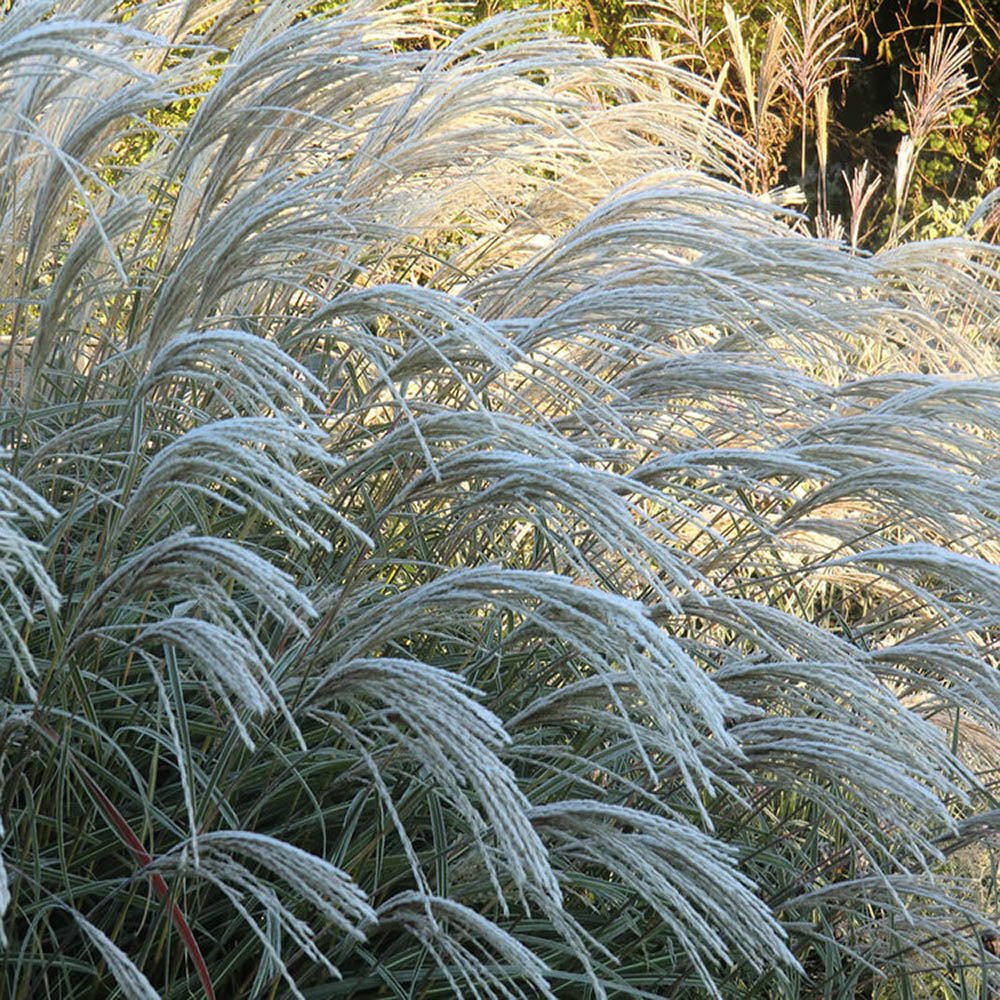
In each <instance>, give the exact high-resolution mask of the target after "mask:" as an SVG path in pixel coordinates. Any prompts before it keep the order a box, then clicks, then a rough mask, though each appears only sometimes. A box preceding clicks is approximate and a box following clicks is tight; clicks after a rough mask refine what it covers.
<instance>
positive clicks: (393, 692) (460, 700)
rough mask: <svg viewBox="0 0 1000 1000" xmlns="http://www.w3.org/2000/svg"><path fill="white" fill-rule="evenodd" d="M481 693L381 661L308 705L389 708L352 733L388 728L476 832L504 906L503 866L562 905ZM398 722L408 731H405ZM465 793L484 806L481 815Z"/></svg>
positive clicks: (339, 679)
mask: <svg viewBox="0 0 1000 1000" xmlns="http://www.w3.org/2000/svg"><path fill="white" fill-rule="evenodd" d="M478 694H479V692H477V691H476V690H475V689H474V688H471V687H469V686H468V685H464V684H462V683H461V681H460V679H459V678H457V677H455V676H454V675H453V674H451V673H449V672H447V671H443V670H439V669H436V668H434V667H432V666H430V665H428V664H426V663H415V662H409V661H406V660H400V659H398V658H392V657H381V658H379V659H355V660H348V661H346V662H344V661H342V662H340V663H338V664H337V666H336V667H334V668H333V669H332V670H330V671H328V672H327V673H325V674H324V675H323V676H322V677H320V678H319V679H318V681H317V684H316V687H315V688H314V689H313V691H312V692H311V693H310V694H309V696H308V697H307V698H306V699H305V701H304V707H305V708H307V709H313V710H315V709H317V708H320V707H321V706H323V705H324V704H327V703H334V704H337V703H340V704H344V703H347V704H350V703H355V704H357V703H360V704H361V705H364V704H365V703H366V702H370V701H377V702H380V703H381V705H382V706H383V707H381V708H379V709H376V710H375V712H377V714H375V716H374V718H373V719H371V720H367V719H361V720H358V721H356V722H354V723H353V725H354V727H355V728H356V729H369V728H377V729H379V730H382V731H383V733H386V734H387V735H388V736H389V738H390V740H391V742H392V743H394V744H396V745H397V746H398V747H399V748H400V749H401V750H402V751H404V752H405V753H406V754H407V755H408V756H409V758H410V761H411V763H412V764H417V765H419V766H420V767H421V768H422V769H426V771H427V773H428V775H429V776H431V777H432V778H433V781H434V783H435V785H436V787H438V788H439V789H440V791H441V793H442V794H443V795H444V797H446V798H447V799H448V800H449V801H450V803H451V804H452V805H453V806H454V808H455V809H456V810H457V811H458V812H459V814H460V815H461V817H462V819H463V820H464V821H465V822H466V823H467V824H468V825H469V827H470V828H471V830H472V831H473V834H474V836H475V838H476V841H477V843H478V844H479V845H480V851H481V854H482V858H483V861H484V863H485V864H486V866H487V868H488V870H489V872H490V880H491V882H492V883H493V885H494V887H495V889H496V893H497V899H498V903H499V905H500V906H501V907H502V908H503V909H504V910H506V909H507V901H506V898H505V896H504V892H503V890H502V888H501V886H500V880H499V878H498V876H497V873H496V866H497V864H498V863H499V864H500V865H501V866H502V867H503V869H504V874H505V876H507V877H510V878H513V880H514V884H515V886H516V887H517V889H518V891H519V892H520V893H522V894H524V893H525V892H528V891H531V892H532V893H534V894H537V895H538V896H541V897H544V898H545V899H546V900H547V901H548V902H549V903H550V904H552V905H554V906H556V907H558V906H561V904H562V893H561V892H560V889H559V885H558V882H557V881H556V877H555V875H554V873H553V872H552V869H551V867H550V865H549V861H548V857H547V855H546V852H545V849H544V847H543V846H542V843H541V841H540V840H539V839H538V834H537V833H536V832H535V831H534V829H533V828H532V825H531V822H530V821H529V818H528V811H529V809H530V803H529V802H528V799H527V798H526V797H525V795H524V793H523V792H522V791H521V790H520V789H519V788H518V787H517V780H516V777H515V775H514V773H513V772H512V771H511V769H510V768H509V767H508V766H507V765H506V764H505V763H504V762H503V761H502V760H501V759H500V757H498V756H497V750H498V749H499V748H500V747H502V746H503V745H504V744H506V743H508V742H509V741H510V737H509V736H508V735H507V733H506V732H505V731H504V729H503V725H502V723H501V721H500V720H499V719H498V718H497V717H496V716H495V715H493V713H492V712H489V711H488V710H487V709H485V708H484V707H483V706H482V705H480V704H479V703H478V702H477V701H476V700H475V697H474V696H475V695H478ZM399 722H402V723H404V725H405V727H406V728H405V729H401V728H400V726H399ZM373 723H374V724H375V726H373ZM406 730H409V731H410V732H407V731H406ZM411 734H412V735H411ZM466 787H469V788H470V789H471V791H472V792H473V794H474V795H475V797H476V799H478V801H479V803H480V804H481V805H480V808H481V810H482V814H483V815H482V816H481V815H480V812H479V811H478V810H477V809H476V807H475V805H474V804H473V803H472V802H471V801H470V800H469V797H468V793H467V792H466V791H465V788H466ZM490 830H492V831H493V835H494V836H495V837H496V840H497V850H496V855H497V857H498V859H499V862H496V861H494V860H493V858H492V857H491V852H489V851H488V850H487V848H486V845H485V843H484V841H485V839H486V837H487V833H488V831H490Z"/></svg>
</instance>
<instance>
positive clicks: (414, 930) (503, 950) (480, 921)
mask: <svg viewBox="0 0 1000 1000" xmlns="http://www.w3.org/2000/svg"><path fill="white" fill-rule="evenodd" d="M378 918H379V921H380V922H382V923H385V924H387V925H389V926H392V925H393V924H396V925H399V926H402V927H404V928H406V930H407V932H408V933H409V934H411V935H413V937H414V938H416V939H417V940H418V941H420V943H421V944H422V945H423V946H424V947H425V948H426V949H427V951H428V953H429V954H430V956H431V958H432V959H433V960H434V962H435V963H437V965H438V967H439V968H440V969H441V972H442V974H443V975H444V977H445V979H446V981H447V983H448V985H449V986H450V987H451V989H452V991H453V992H454V995H455V996H476V997H484V998H488V1000H528V998H529V997H536V996H541V997H546V998H552V997H554V996H555V994H553V992H552V990H551V989H550V986H549V982H548V980H547V975H548V971H549V970H548V969H547V968H546V966H545V964H544V963H543V962H541V961H539V959H538V957H537V956H536V955H534V954H533V953H532V952H531V951H530V950H529V949H528V948H526V947H525V946H524V945H523V944H522V943H521V942H520V941H519V940H518V939H517V938H515V937H513V936H512V935H510V934H508V933H506V932H505V931H504V930H503V929H502V928H500V927H498V926H497V925H496V924H495V923H493V922H492V921H490V920H488V919H486V918H485V917H483V915H482V914H480V913H477V912H476V911H475V910H471V909H469V908H468V907H467V906H463V905H462V904H461V903H456V902H455V901H454V900H451V899H446V898H444V897H441V896H426V895H422V894H419V893H415V892H401V893H397V894H396V895H395V896H392V897H391V898H390V899H388V900H386V902H385V903H383V904H382V905H381V906H380V907H379V910H378ZM522 983H524V984H525V986H528V987H530V989H529V990H526V989H525V988H524V987H522V985H521V984H522Z"/></svg>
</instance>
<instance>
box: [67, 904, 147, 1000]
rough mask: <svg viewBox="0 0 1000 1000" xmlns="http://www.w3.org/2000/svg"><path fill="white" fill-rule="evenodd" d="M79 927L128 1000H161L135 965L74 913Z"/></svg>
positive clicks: (108, 939) (110, 941)
mask: <svg viewBox="0 0 1000 1000" xmlns="http://www.w3.org/2000/svg"><path fill="white" fill-rule="evenodd" d="M72 916H73V919H74V921H76V925H77V927H79V928H80V930H81V931H83V933H84V934H85V935H86V937H87V940H88V941H90V943H91V944H92V945H93V946H94V947H95V948H96V949H97V951H98V952H99V953H100V956H101V959H102V960H103V961H104V963H105V964H106V966H107V969H108V971H109V972H110V973H111V975H112V977H113V978H114V980H115V982H116V983H117V984H118V988H119V989H120V990H121V991H122V995H123V996H124V997H126V998H127V1000H160V998H159V996H158V994H157V992H156V990H155V989H153V985H152V983H150V981H149V980H148V979H147V978H146V977H145V976H144V975H143V974H142V970H140V969H137V968H136V967H135V963H134V962H133V961H132V960H131V959H130V958H129V957H128V955H126V954H125V952H123V951H122V950H121V948H119V947H118V945H116V944H115V943H114V941H112V940H111V938H109V937H108V936H107V934H105V933H104V931H102V930H101V929H100V928H99V927H95V926H94V925H93V924H92V923H91V922H90V921H89V920H87V918H86V917H84V916H83V914H82V913H76V912H73V914H72Z"/></svg>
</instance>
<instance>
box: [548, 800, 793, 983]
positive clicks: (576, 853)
mask: <svg viewBox="0 0 1000 1000" xmlns="http://www.w3.org/2000/svg"><path fill="white" fill-rule="evenodd" d="M532 818H533V819H534V820H535V821H536V822H537V823H539V824H540V825H541V826H542V828H543V830H544V836H545V837H546V839H548V840H549V841H550V842H551V843H552V844H553V851H554V853H555V855H556V856H557V857H558V858H560V860H563V859H573V860H575V861H579V862H583V863H584V864H588V865H596V866H598V867H603V868H606V869H607V871H608V872H609V873H611V872H613V873H614V875H615V878H616V879H618V880H621V882H622V883H623V884H624V885H626V886H628V887H629V888H630V889H631V890H632V891H633V892H634V893H635V895H636V897H637V899H638V900H641V901H642V902H643V903H645V904H646V905H647V906H648V907H649V908H650V909H651V910H652V911H653V912H654V913H655V914H656V915H657V916H658V917H659V919H661V920H662V921H663V922H664V923H665V924H666V925H667V926H668V927H670V928H671V930H672V932H673V933H674V935H675V936H676V938H677V941H678V944H679V946H680V947H681V948H682V949H683V950H684V951H685V953H686V954H687V955H688V957H689V958H690V959H691V962H692V964H693V967H694V969H695V970H696V972H697V974H698V976H699V977H700V979H701V982H702V985H703V986H704V988H705V989H706V990H707V991H708V992H709V993H711V994H712V995H717V994H718V991H717V988H716V986H715V977H714V973H713V971H712V970H711V969H710V968H709V966H708V965H707V964H706V961H710V962H715V963H719V962H721V963H724V964H727V965H728V964H732V961H733V959H732V956H731V954H730V952H731V951H738V952H740V953H741V957H742V959H743V960H744V961H746V962H747V963H748V964H749V965H750V966H751V967H756V968H757V969H758V970H760V971H763V969H764V967H765V965H766V964H768V963H769V962H771V961H773V960H774V957H781V958H783V959H784V961H785V962H787V963H788V965H790V966H792V967H794V965H795V960H794V959H793V958H792V956H791V955H789V954H787V953H785V946H784V940H783V939H784V936H785V935H784V932H783V931H782V929H781V928H780V926H778V924H777V922H776V921H775V920H774V918H773V916H772V914H771V913H770V912H769V910H768V908H767V907H766V906H765V905H764V904H763V903H762V902H761V900H760V899H759V898H758V897H757V896H756V895H755V893H754V889H755V886H754V884H753V883H752V882H751V881H750V880H749V879H748V878H747V877H746V876H745V875H743V874H742V873H741V872H739V870H738V869H736V868H735V866H734V864H733V862H734V860H735V858H734V855H733V852H732V851H731V850H729V849H727V848H726V846H725V845H722V844H720V843H719V842H718V841H716V840H715V839H713V838H712V837H710V836H708V835H707V834H705V833H703V832H702V831H700V830H697V829H695V828H693V827H691V826H689V825H688V824H686V823H678V822H676V821H673V820H670V819H666V818H663V817H660V816H656V815H654V814H652V813H650V812H647V811H644V810H638V809H631V808H627V807H624V806H616V805H610V804H603V803H600V802H595V801H594V800H592V799H588V800H572V799H569V800H565V801H562V802H558V803H554V804H552V805H546V806H537V807H535V808H534V809H533V810H532Z"/></svg>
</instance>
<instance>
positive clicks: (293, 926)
mask: <svg viewBox="0 0 1000 1000" xmlns="http://www.w3.org/2000/svg"><path fill="white" fill-rule="evenodd" d="M239 858H243V859H246V860H247V861H249V862H251V863H252V864H253V865H254V866H255V867H257V868H262V869H265V870H266V871H268V872H270V873H271V874H272V876H277V877H278V878H280V879H281V881H282V882H284V883H285V884H286V885H287V886H288V887H289V888H290V889H291V890H292V891H293V892H294V893H295V895H296V896H298V897H300V898H301V899H304V900H305V901H307V902H308V903H309V904H310V905H311V906H312V907H313V908H315V909H316V910H317V911H318V912H319V913H321V914H322V915H323V917H324V918H325V920H326V921H327V923H328V924H329V925H331V926H333V927H334V928H336V930H337V932H339V933H340V934H341V935H344V936H346V937H348V938H350V939H353V940H354V941H358V942H363V941H364V940H365V933H364V928H365V927H366V925H369V924H372V923H374V922H375V920H376V916H375V912H374V911H373V910H372V908H371V906H370V905H369V904H368V901H367V899H366V897H365V894H364V892H362V891H361V889H359V888H358V886H357V885H355V883H354V882H353V881H352V880H351V879H350V877H349V876H348V875H347V874H345V873H344V872H342V871H341V870H340V869H338V868H337V867H336V866H335V865H332V864H330V863H328V862H326V861H324V860H323V859H322V858H318V857H316V856H315V855H313V854H310V853H308V852H306V851H303V850H300V849H298V848H296V847H294V846H293V845H291V844H288V843H286V842H284V841H281V840H277V839H275V838H273V837H268V836H266V835H263V834H258V833H252V832H250V831H247V830H215V831H212V832H211V833H207V834H202V835H201V837H200V838H199V842H198V855H197V865H196V873H197V876H198V878H199V879H204V880H205V881H207V882H209V883H211V884H212V885H215V886H216V887H218V888H219V890H220V891H221V892H222V893H223V895H224V896H225V897H226V898H227V899H228V900H229V901H230V903H231V904H232V906H233V907H234V909H236V910H237V912H239V913H240V914H241V916H242V917H243V918H244V923H245V927H246V928H247V930H249V931H250V932H251V933H252V934H253V935H254V936H255V937H256V938H257V940H258V942H259V943H260V945H261V946H262V947H263V949H264V952H265V954H266V955H267V957H268V958H269V959H270V961H271V962H272V963H273V965H274V967H275V968H276V969H277V970H278V974H279V975H280V976H281V977H282V978H283V979H284V980H285V983H286V985H287V986H288V988H289V991H290V993H291V995H292V996H295V997H297V998H298V1000H303V994H302V992H301V991H300V990H299V988H298V986H297V985H296V982H295V978H294V976H293V975H292V974H291V972H290V971H289V969H288V967H287V965H286V964H285V962H284V960H283V958H282V954H281V950H280V946H281V945H282V944H283V939H285V938H287V939H288V941H289V943H290V944H291V946H293V947H294V948H295V949H297V950H298V951H299V952H300V953H301V955H302V956H304V957H305V958H306V959H307V960H308V961H309V962H313V963H316V964H317V965H319V966H321V967H322V968H324V969H325V970H326V971H327V972H328V973H329V974H330V975H331V976H333V977H335V978H341V977H340V973H339V971H338V970H337V968H336V966H335V965H334V964H333V963H332V962H331V961H330V960H329V958H328V957H327V955H326V953H325V952H324V950H323V949H322V948H320V947H318V946H317V943H316V941H315V931H314V929H313V927H312V926H311V925H310V924H309V923H308V922H306V921H304V920H302V919H301V918H299V917H297V916H296V915H295V912H294V910H293V909H291V908H290V907H289V906H287V905H286V903H285V901H284V899H283V896H284V897H285V898H287V893H285V892H283V893H281V894H279V892H278V891H277V890H276V889H275V886H274V884H273V881H272V880H271V879H267V878H264V877H262V876H261V875H260V874H257V872H255V871H254V870H252V869H251V868H248V867H247V865H246V864H244V863H243V861H241V860H238V859H239ZM188 864H189V862H188V861H187V858H186V852H185V850H184V847H183V846H182V847H181V848H180V849H179V850H178V851H175V852H173V853H172V854H171V855H168V856H165V857H163V858H161V859H159V860H158V862H157V867H158V868H159V869H161V870H163V871H170V870H174V871H177V872H182V871H184V869H185V868H186V867H187V866H188ZM249 901H252V903H253V904H256V906H257V907H259V909H260V911H263V912H264V913H265V914H266V915H267V918H268V920H269V921H274V922H275V924H276V930H277V934H276V938H277V944H278V946H277V947H276V945H275V943H274V942H272V940H271V937H270V936H269V935H268V934H267V933H266V932H265V931H264V930H262V929H261V928H260V926H259V914H258V913H254V912H253V911H252V910H251V909H250V908H249V907H248V902H249Z"/></svg>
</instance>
